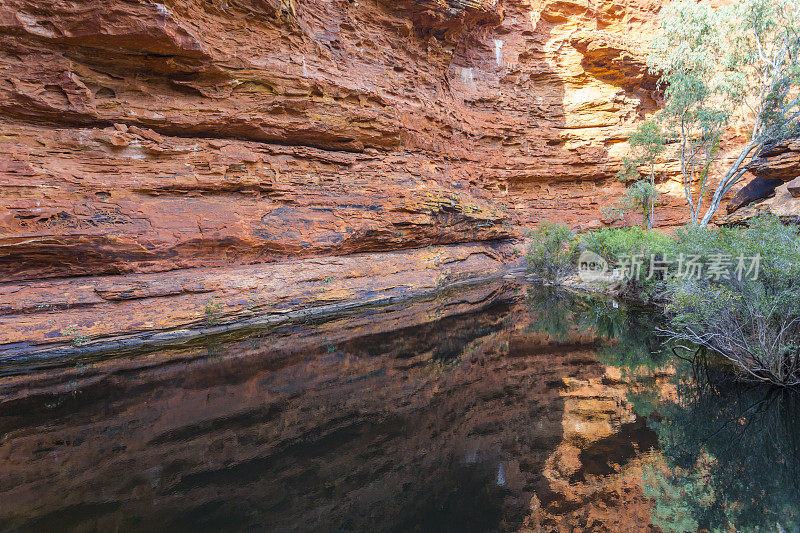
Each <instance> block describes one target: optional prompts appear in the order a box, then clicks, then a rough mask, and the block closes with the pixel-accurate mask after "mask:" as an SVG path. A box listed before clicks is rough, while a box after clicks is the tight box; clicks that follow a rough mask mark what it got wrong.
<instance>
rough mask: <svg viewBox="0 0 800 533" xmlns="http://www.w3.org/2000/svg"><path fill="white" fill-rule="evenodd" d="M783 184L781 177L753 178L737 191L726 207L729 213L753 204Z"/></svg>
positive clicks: (771, 193)
mask: <svg viewBox="0 0 800 533" xmlns="http://www.w3.org/2000/svg"><path fill="white" fill-rule="evenodd" d="M779 185H783V181H782V180H779V179H768V178H753V179H752V180H751V181H750V183H748V184H747V185H746V186H744V187H742V189H741V190H740V191H739V192H737V193H736V196H734V197H733V198H732V199H731V200H730V201H729V202H728V205H727V207H726V210H727V211H728V213H733V212H734V211H736V210H737V209H739V208H740V207H744V206H746V205H748V204H752V203H753V202H755V201H758V200H761V199H762V198H766V197H768V196H771V195H773V194H774V193H775V188H776V187H778V186H779Z"/></svg>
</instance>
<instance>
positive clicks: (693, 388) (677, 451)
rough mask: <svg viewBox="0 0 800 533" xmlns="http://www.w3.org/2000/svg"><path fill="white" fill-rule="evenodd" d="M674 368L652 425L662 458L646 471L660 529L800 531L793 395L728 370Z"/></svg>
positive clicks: (797, 409)
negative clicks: (672, 394)
mask: <svg viewBox="0 0 800 533" xmlns="http://www.w3.org/2000/svg"><path fill="white" fill-rule="evenodd" d="M715 374H716V373H714V374H712V375H710V376H707V377H708V378H709V379H702V380H700V379H694V378H693V377H692V375H691V374H690V373H689V372H688V370H687V369H680V370H679V372H678V374H677V376H676V379H677V385H678V389H677V401H675V402H669V403H666V404H664V405H662V406H660V407H659V411H660V413H661V416H662V417H663V418H662V419H661V420H660V421H659V422H657V423H655V424H653V428H654V429H655V430H656V432H657V433H658V435H659V441H660V444H661V448H662V453H663V464H660V465H656V466H654V467H653V468H651V469H650V470H649V472H648V475H647V476H646V488H647V491H648V492H649V494H648V495H649V496H651V497H652V498H654V499H655V501H656V506H655V509H654V513H653V519H654V523H655V524H656V525H659V526H661V527H662V529H663V530H664V531H687V530H692V531H694V530H696V529H697V528H704V529H708V530H711V531H717V530H724V531H729V530H734V529H735V530H737V531H754V530H755V531H761V530H768V531H780V530H785V531H797V530H800V505H798V502H800V420H798V413H800V401H798V396H797V395H796V394H793V393H787V392H781V391H777V390H775V389H767V388H763V387H745V386H743V385H742V384H741V383H735V382H731V381H730V379H728V376H727V375H723V376H720V375H715Z"/></svg>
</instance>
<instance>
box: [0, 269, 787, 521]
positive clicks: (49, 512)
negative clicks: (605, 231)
mask: <svg viewBox="0 0 800 533" xmlns="http://www.w3.org/2000/svg"><path fill="white" fill-rule="evenodd" d="M653 327H654V324H653V320H652V318H651V317H650V316H649V315H648V314H646V313H643V312H637V311H635V310H632V309H626V308H625V307H624V306H622V305H615V304H614V303H613V302H612V301H610V300H607V299H593V298H588V297H578V296H574V295H567V294H564V293H560V292H557V291H553V290H544V289H540V288H539V289H536V288H533V287H528V286H525V285H521V284H517V283H512V282H506V283H494V284H484V285H480V286H471V287H464V288H462V289H460V290H457V291H449V292H446V293H442V294H440V295H437V296H436V297H433V298H430V299H428V300H420V301H415V302H412V303H409V304H402V305H397V306H394V307H391V308H384V309H377V310H376V309H371V310H364V311H363V312H360V313H356V314H354V315H351V316H347V317H336V318H330V319H328V320H326V321H319V322H315V323H306V324H299V325H295V326H287V327H284V328H281V329H277V330H271V331H269V332H251V333H250V334H248V335H247V336H246V337H242V338H228V339H221V338H217V339H206V340H203V341H201V342H199V343H196V344H195V345H191V346H185V347H183V348H180V349H178V348H175V349H162V350H158V351H153V352H150V353H143V354H138V355H135V356H133V355H126V356H124V357H112V358H108V357H105V358H98V359H96V360H92V361H89V360H86V361H78V362H75V361H73V362H70V363H69V364H65V365H64V366H63V368H60V369H49V370H39V371H35V370H30V371H29V372H28V373H27V374H25V373H22V374H20V369H19V368H15V369H13V371H12V370H11V369H8V374H9V375H7V376H6V377H4V378H0V402H1V403H0V524H2V526H3V527H2V529H3V530H11V531H14V530H20V531H60V530H75V531H97V530H102V531H114V530H119V531H156V530H172V531H183V530H193V531H220V530H253V529H256V530H267V531H508V530H520V529H527V530H531V531H552V530H562V531H572V530H579V529H583V530H590V531H646V530H654V531H657V530H659V529H661V530H664V531H694V530H697V529H699V528H706V529H723V530H730V529H737V530H742V531H746V530H780V529H784V530H787V531H791V530H797V528H798V514H800V512H799V511H798V504H797V502H798V501H800V489H798V483H800V463H798V457H800V425H798V423H797V420H796V416H797V413H798V407H800V406H798V405H797V403H796V400H795V398H794V397H793V396H792V395H790V394H785V393H776V392H774V391H770V390H766V389H760V388H752V387H744V386H742V385H741V384H736V383H731V382H730V381H729V380H727V379H725V377H724V375H715V374H714V373H709V372H704V373H700V374H698V373H697V372H694V371H693V369H691V368H687V367H685V366H682V365H676V364H673V359H674V358H672V357H671V356H670V357H668V356H667V355H666V354H664V353H662V351H661V349H660V345H659V343H658V340H657V339H656V338H655V337H654V336H653ZM11 374H17V375H11Z"/></svg>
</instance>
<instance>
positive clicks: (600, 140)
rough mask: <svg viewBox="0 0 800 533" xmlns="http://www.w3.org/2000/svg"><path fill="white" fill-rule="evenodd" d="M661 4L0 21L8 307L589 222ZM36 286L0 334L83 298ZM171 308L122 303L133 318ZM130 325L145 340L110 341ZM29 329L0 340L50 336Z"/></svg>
mask: <svg viewBox="0 0 800 533" xmlns="http://www.w3.org/2000/svg"><path fill="white" fill-rule="evenodd" d="M659 6H660V2H659V1H658V0H636V1H634V2H628V3H626V4H625V5H624V6H623V5H621V4H619V3H618V2H614V1H611V0H604V1H601V2H599V3H592V4H588V5H587V4H585V3H581V2H574V1H571V0H568V1H550V0H507V1H505V2H496V1H493V0H473V1H462V0H448V1H443V0H441V1H433V0H431V1H425V2H417V1H410V0H409V1H402V2H387V1H383V0H381V1H375V0H367V1H361V2H352V1H351V0H334V1H327V2H321V1H312V0H280V1H279V0H266V1H264V0H227V1H221V0H214V1H210V2H209V1H200V0H170V1H165V2H164V3H155V2H149V1H145V0H139V1H134V2H127V1H125V2H123V1H118V0H114V1H112V2H107V1H100V0H80V1H77V2H66V1H60V0H58V1H54V2H47V3H44V4H43V3H41V2H37V1H33V0H8V1H6V2H3V4H2V6H0V118H1V119H2V120H1V121H0V276H1V277H2V283H5V284H6V285H5V286H3V288H2V291H3V292H4V293H6V294H9V293H10V292H14V293H15V294H16V295H17V296H15V298H19V299H21V300H35V299H37V298H38V296H36V295H37V294H41V291H39V292H37V291H38V289H36V288H35V287H37V286H38V285H36V283H33V284H32V285H31V286H33V287H34V288H33V289H32V291H33V293H32V294H31V295H30V296H25V293H24V290H27V289H24V287H26V286H28V284H31V283H32V282H33V280H42V279H50V278H52V279H58V280H63V279H65V278H72V277H76V276H80V278H76V280H77V279H81V280H84V279H85V280H89V282H88V284H89V285H95V284H96V283H97V282H99V280H100V277H101V276H117V277H118V280H117V281H115V282H114V283H117V284H119V285H121V286H124V285H126V284H131V283H138V281H137V280H138V278H130V279H128V276H139V275H143V274H151V275H155V276H160V277H161V278H160V281H159V283H162V284H166V285H175V284H177V283H178V281H176V280H177V279H179V278H180V277H181V276H182V275H184V274H181V273H180V272H181V271H182V270H185V269H198V268H202V269H209V268H213V269H218V270H216V271H215V273H214V274H213V275H211V277H212V278H215V279H223V278H225V277H226V276H230V277H231V279H233V280H235V279H236V277H237V275H238V274H237V272H239V270H237V269H240V268H241V267H245V266H247V265H265V264H282V265H286V264H288V263H291V262H292V261H298V260H305V259H308V258H314V259H315V260H316V261H321V262H322V263H320V264H327V263H326V262H329V263H330V264H331V265H335V264H336V262H337V261H338V260H339V259H338V258H339V257H343V256H349V255H351V254H377V253H386V252H393V251H396V250H408V249H415V250H422V249H424V248H425V247H427V246H431V245H433V246H437V245H448V246H456V247H458V246H460V245H462V244H470V245H476V246H483V244H480V243H489V244H487V245H486V246H487V250H493V249H495V248H494V243H496V242H498V241H506V242H508V241H509V240H511V239H514V238H516V237H518V236H519V235H520V229H521V228H522V227H525V226H528V225H531V224H533V223H535V222H537V221H539V220H543V219H552V220H558V221H561V222H566V223H568V224H571V225H573V226H575V227H577V228H585V227H597V226H600V225H602V224H603V223H604V222H609V221H603V220H602V215H601V209H602V207H604V206H605V205H607V204H610V203H611V202H613V200H614V199H615V198H617V197H618V196H620V195H621V194H622V191H623V187H624V186H623V185H622V184H621V183H618V182H616V181H615V180H614V179H613V175H614V174H615V172H616V171H617V170H618V168H619V162H620V158H621V157H622V155H623V154H624V152H625V149H626V148H625V140H626V138H627V136H628V134H629V132H630V131H631V130H632V128H633V126H634V124H635V122H636V121H637V120H639V119H640V118H642V117H643V116H645V115H646V114H648V113H649V112H651V111H653V110H654V109H656V107H657V105H658V103H657V99H658V96H657V94H656V93H655V92H654V89H655V80H654V79H653V78H652V76H649V75H647V73H646V69H645V67H644V61H643V57H644V56H643V53H642V45H641V39H645V38H647V36H648V35H650V34H651V33H652V27H653V20H654V16H655V14H656V12H657V11H658V9H659ZM667 189H669V187H667V188H666V189H665V190H667ZM673 189H676V190H678V189H677V188H675V187H673ZM667 192H668V191H667ZM665 198H666V200H665V205H664V206H662V209H660V210H659V213H660V215H659V217H660V219H659V220H658V221H657V222H658V224H659V225H662V226H669V225H672V224H676V223H679V222H680V221H681V220H682V218H683V215H684V211H683V207H682V202H681V201H680V199H679V195H673V196H670V195H669V194H668V195H667V196H665ZM512 246H513V245H508V246H507V247H506V249H505V252H504V253H505V258H506V259H505V261H506V262H507V261H508V260H513V256H512V255H511V254H510V253H509V252H511V250H512ZM456 250H457V248H456ZM454 253H456V254H458V253H460V252H458V251H455V252H454ZM490 253H494V252H490ZM423 256H424V254H423ZM364 257H368V256H364ZM376 257H377V256H376ZM398 257H400V256H398ZM402 257H404V260H407V261H415V260H416V259H414V258H415V257H417V256H414V255H410V256H409V255H406V256H402ZM364 260H366V261H369V259H364ZM376 261H378V262H379V261H381V260H380V259H379V258H377V259H376ZM298 265H301V264H300V263H298ZM286 268H290V267H286ZM298 268H302V266H298ZM331 268H332V269H334V270H335V266H332V267H331ZM191 272H194V271H188V270H187V271H186V274H187V275H191ZM204 272H205V271H204ZM476 274H480V272H477V273H476ZM204 275H205V274H203V276H204ZM174 276H178V278H175V279H173V277H174ZM326 277H327V276H323V278H326ZM37 282H38V281H37ZM54 283H57V284H58V283H60V285H58V287H59V289H58V291H63V292H61V293H59V295H58V297H57V298H53V299H52V301H49V300H46V299H45V301H41V302H40V303H39V304H37V306H38V305H41V306H42V307H41V308H36V307H34V308H33V309H28V310H27V311H26V313H27V314H26V315H25V316H22V315H19V314H17V311H14V310H12V311H7V310H6V311H3V312H4V313H5V314H4V318H3V320H4V321H5V324H9V323H12V322H13V321H15V320H21V321H22V322H21V323H27V322H26V321H27V320H28V319H29V316H28V315H30V314H35V313H37V312H39V311H41V310H44V309H51V308H54V307H60V306H63V305H69V306H70V307H71V308H74V307H76V306H80V305H81V303H80V302H81V301H83V299H84V298H85V297H86V296H85V291H84V292H81V291H77V290H76V292H70V291H73V287H75V286H78V285H80V284H81V282H79V281H76V282H75V283H71V282H64V283H62V282H60V281H59V282H54ZM103 283H106V278H103ZM222 285H224V283H223V284H222ZM222 285H220V286H222ZM20 287H23V288H20ZM320 288H323V286H322V285H320ZM20 290H22V291H23V292H19V291H20ZM219 296H220V297H222V296H223V295H222V293H220V295H219ZM92 298H93V299H95V300H99V299H102V298H103V297H102V294H101V293H97V292H96V293H94V295H93V296H92ZM170 305H172V301H171V300H169V299H168V298H167V297H162V296H159V295H157V294H155V293H153V295H152V296H150V297H147V298H142V299H139V300H138V306H139V308H140V309H141V313H142V314H143V316H144V315H147V313H149V312H152V311H153V310H155V309H163V308H165V307H169V306H170ZM9 313H10V314H9ZM49 319H50V318H49V317H48V318H44V317H43V320H45V321H46V320H49ZM82 320H83V319H82ZM82 320H81V321H82ZM74 322H76V323H77V322H79V321H78V320H77V318H76V319H75V321H74ZM136 322H141V323H143V324H149V323H150V321H149V320H146V319H143V320H137V321H134V322H130V321H120V322H118V323H117V325H116V327H118V328H119V330H118V333H126V332H130V331H131V330H134V329H136V327H137V326H136V325H135V323H136ZM11 327H13V326H11ZM26 327H27V326H26ZM19 330H20V331H22V330H24V328H23V327H22V326H20V327H19ZM29 331H30V335H28V336H26V335H25V334H22V333H18V334H12V333H8V334H6V338H7V339H8V338H11V337H14V339H15V341H19V342H32V343H40V342H42V341H44V340H45V339H43V338H42V337H41V336H40V333H34V332H33V330H29ZM37 331H40V330H37ZM97 334H98V335H100V333H99V332H98V333H97ZM109 334H110V332H109V331H106V332H104V333H103V335H109ZM92 335H94V334H92ZM90 337H91V335H90ZM50 338H51V339H60V337H59V336H58V335H56V336H54V337H50ZM90 340H94V337H91V338H90Z"/></svg>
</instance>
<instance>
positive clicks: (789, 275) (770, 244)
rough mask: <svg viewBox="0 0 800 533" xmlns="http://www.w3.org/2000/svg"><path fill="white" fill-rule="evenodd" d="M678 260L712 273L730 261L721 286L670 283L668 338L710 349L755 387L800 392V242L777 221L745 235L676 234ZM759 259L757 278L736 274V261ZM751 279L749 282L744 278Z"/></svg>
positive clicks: (717, 282)
mask: <svg viewBox="0 0 800 533" xmlns="http://www.w3.org/2000/svg"><path fill="white" fill-rule="evenodd" d="M675 250H676V251H677V252H678V253H682V254H684V255H692V256H695V257H697V258H698V260H699V261H700V262H701V263H702V264H703V265H704V267H706V268H707V267H710V266H711V265H712V264H714V262H715V261H716V262H717V263H716V264H717V266H719V265H720V258H722V257H726V258H729V259H730V261H729V262H728V264H726V265H725V266H724V268H723V271H724V275H722V276H720V277H719V279H716V278H708V277H703V278H700V279H690V278H681V277H678V276H673V277H671V278H670V279H669V280H668V289H667V295H668V297H669V300H670V304H669V305H668V306H667V308H666V312H667V315H668V317H669V325H668V327H667V328H666V332H667V333H668V335H669V338H670V339H672V340H673V341H675V342H676V343H678V344H680V345H683V346H685V347H686V348H688V349H694V347H696V346H700V347H703V348H705V349H708V350H711V351H712V352H713V353H716V354H718V355H721V356H722V357H723V358H725V359H727V360H728V361H730V362H731V363H733V364H734V366H736V367H737V368H738V369H739V370H741V371H742V374H743V375H744V376H745V377H747V378H749V379H752V380H755V381H763V382H769V383H774V384H778V385H783V386H794V385H800V277H799V275H800V237H798V232H797V228H796V227H791V226H785V225H783V224H781V223H780V221H779V220H778V219H777V218H776V217H771V216H767V217H759V218H757V219H755V220H753V221H752V222H751V224H750V225H749V226H748V227H746V228H733V229H722V230H709V229H701V228H691V229H686V230H682V231H681V232H679V240H678V242H677V244H676V246H675ZM740 256H743V257H744V258H748V263H749V264H748V265H747V266H748V267H751V266H752V265H753V263H752V260H750V259H749V258H751V257H753V256H758V257H760V260H759V261H758V272H756V271H752V272H750V271H748V272H737V271H736V270H737V268H738V267H739V264H738V263H739V262H738V261H737V258H738V257H740ZM740 274H746V275H740Z"/></svg>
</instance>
